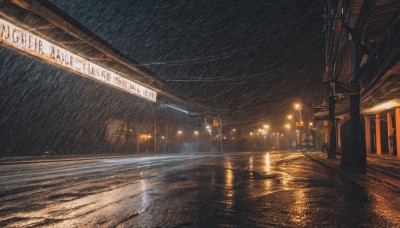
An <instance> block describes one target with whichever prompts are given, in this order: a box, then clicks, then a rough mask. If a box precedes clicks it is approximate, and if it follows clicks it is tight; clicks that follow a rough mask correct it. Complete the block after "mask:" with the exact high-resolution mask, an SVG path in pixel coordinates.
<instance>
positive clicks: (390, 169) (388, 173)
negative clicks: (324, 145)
mask: <svg viewBox="0 0 400 228" xmlns="http://www.w3.org/2000/svg"><path fill="white" fill-rule="evenodd" d="M303 154H304V155H305V156H307V157H309V158H310V159H312V160H314V161H316V162H319V163H320V164H322V165H324V166H327V167H329V168H331V169H334V170H337V171H338V172H339V173H341V174H346V173H349V172H352V173H355V172H357V173H360V171H359V170H358V171H357V170H356V169H354V170H349V169H346V170H344V169H342V168H341V167H340V156H337V158H336V159H328V156H327V155H326V153H322V152H304V153H303ZM389 156H390V157H389ZM365 175H367V176H369V177H372V178H374V179H378V180H380V181H382V182H386V183H388V184H390V185H394V186H396V187H398V188H400V159H398V158H397V157H395V156H391V155H387V156H386V155H383V156H382V155H372V156H370V155H369V156H368V157H367V167H366V170H365Z"/></svg>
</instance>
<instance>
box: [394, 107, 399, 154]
mask: <svg viewBox="0 0 400 228" xmlns="http://www.w3.org/2000/svg"><path fill="white" fill-rule="evenodd" d="M395 119H396V143H397V157H398V158H400V108H396V115H395Z"/></svg>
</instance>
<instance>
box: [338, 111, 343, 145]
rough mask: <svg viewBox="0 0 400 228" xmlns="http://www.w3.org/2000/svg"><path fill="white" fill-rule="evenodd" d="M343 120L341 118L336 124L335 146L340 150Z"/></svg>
mask: <svg viewBox="0 0 400 228" xmlns="http://www.w3.org/2000/svg"><path fill="white" fill-rule="evenodd" d="M343 120H344V118H343V117H342V116H341V117H340V119H339V121H338V124H337V146H338V147H340V148H342V124H343V122H344V121H343Z"/></svg>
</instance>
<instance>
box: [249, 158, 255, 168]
mask: <svg viewBox="0 0 400 228" xmlns="http://www.w3.org/2000/svg"><path fill="white" fill-rule="evenodd" d="M253 163H254V161H253V155H251V156H250V157H249V170H250V171H253V169H254V165H253Z"/></svg>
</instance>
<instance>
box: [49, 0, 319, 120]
mask: <svg viewBox="0 0 400 228" xmlns="http://www.w3.org/2000/svg"><path fill="white" fill-rule="evenodd" d="M51 2H52V3H53V4H55V5H56V6H58V7H59V8H61V9H62V10H63V11H65V12H66V13H67V14H69V15H70V16H72V17H73V18H75V19H76V20H77V21H79V22H80V23H82V24H83V25H84V26H86V27H87V28H89V29H90V30H92V31H93V32H95V33H96V34H98V35H99V36H100V37H102V38H104V39H105V40H106V41H108V42H109V43H110V44H112V45H113V46H115V47H116V48H117V49H119V50H121V51H122V52H123V53H125V54H126V55H128V56H130V57H131V58H133V59H135V60H136V61H138V62H139V63H140V64H142V65H145V66H147V67H148V68H149V69H151V70H152V71H153V72H155V74H156V76H157V77H158V78H159V79H160V80H163V81H165V82H167V83H168V84H170V85H171V86H172V87H174V88H176V89H177V90H179V91H180V92H183V93H184V94H186V95H187V96H189V97H191V98H192V99H193V100H195V101H197V102H200V103H203V104H206V105H208V106H210V107H217V108H223V109H225V110H226V111H227V115H229V117H230V118H229V120H230V121H254V122H257V121H261V120H268V119H269V120H278V119H279V118H280V117H282V116H283V115H282V114H286V113H288V112H290V110H291V109H292V103H293V102H294V101H301V102H303V103H304V105H305V106H309V105H311V103H312V100H313V98H315V97H318V95H319V94H320V92H321V88H320V82H321V78H322V73H323V67H324V36H323V33H322V28H323V18H322V16H323V2H322V1H316V0H315V1H299V0H269V1H265V0H262V1H258V0H254V1H248V0H243V1H240V0H235V1H232V0H201V1H200V0H136V1H129V0H118V1H116V0H115V1H110V0H85V1H81V0H69V1H64V0H51ZM284 116H285V115H284Z"/></svg>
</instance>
